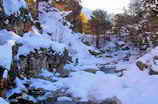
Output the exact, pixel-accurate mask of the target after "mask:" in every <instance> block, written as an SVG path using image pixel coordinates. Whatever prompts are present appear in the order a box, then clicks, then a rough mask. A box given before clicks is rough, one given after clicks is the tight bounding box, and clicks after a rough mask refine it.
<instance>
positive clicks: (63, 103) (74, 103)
mask: <svg viewBox="0 0 158 104" xmlns="http://www.w3.org/2000/svg"><path fill="white" fill-rule="evenodd" d="M52 104H77V103H76V102H74V101H57V102H55V103H52Z"/></svg>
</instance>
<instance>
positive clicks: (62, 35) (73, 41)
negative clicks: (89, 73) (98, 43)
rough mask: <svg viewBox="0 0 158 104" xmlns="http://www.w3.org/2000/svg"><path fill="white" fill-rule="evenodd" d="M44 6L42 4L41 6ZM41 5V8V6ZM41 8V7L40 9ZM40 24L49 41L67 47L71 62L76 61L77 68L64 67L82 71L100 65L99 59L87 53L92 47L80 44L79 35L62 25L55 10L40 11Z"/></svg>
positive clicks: (60, 16)
mask: <svg viewBox="0 0 158 104" xmlns="http://www.w3.org/2000/svg"><path fill="white" fill-rule="evenodd" d="M43 5H44V4H43ZM43 5H42V4H41V6H43ZM41 8H42V7H41ZM41 11H42V14H41V16H40V22H41V24H42V28H43V34H47V35H49V36H50V39H51V40H53V41H57V42H59V43H63V44H65V45H66V46H67V47H68V50H69V52H70V55H71V56H72V58H73V61H74V62H75V60H76V59H77V60H78V61H79V64H78V65H77V66H75V67H74V66H73V65H67V66H66V67H67V68H68V69H69V68H70V69H72V70H73V69H74V70H77V69H78V70H84V69H86V68H89V67H90V68H93V69H96V68H97V66H96V63H101V61H102V60H101V59H97V58H95V57H94V56H92V55H91V54H90V53H89V50H94V48H93V47H90V46H86V45H85V44H83V43H82V42H81V39H80V38H81V36H82V35H81V34H80V33H74V32H72V30H70V29H69V27H68V26H64V25H63V23H62V22H63V16H62V14H60V13H61V12H58V11H57V10H56V9H55V8H53V9H52V11H51V12H48V13H46V12H44V11H43V9H41Z"/></svg>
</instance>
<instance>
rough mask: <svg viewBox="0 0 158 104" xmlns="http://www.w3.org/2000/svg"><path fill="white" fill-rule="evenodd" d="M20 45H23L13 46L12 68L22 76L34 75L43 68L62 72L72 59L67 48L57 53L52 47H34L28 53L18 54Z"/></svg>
mask: <svg viewBox="0 0 158 104" xmlns="http://www.w3.org/2000/svg"><path fill="white" fill-rule="evenodd" d="M20 47H22V45H20V44H16V45H15V46H13V63H12V68H11V69H12V70H14V71H15V72H16V73H17V74H18V75H19V76H20V77H23V76H25V77H33V76H34V75H36V74H38V73H39V72H41V69H48V70H49V71H50V72H58V73H60V74H62V73H63V71H64V65H65V64H67V63H69V62H70V60H71V58H70V56H69V53H68V50H67V49H66V48H65V49H64V52H63V53H62V54H59V53H57V52H56V51H55V50H54V49H52V48H40V49H34V51H33V52H30V53H29V54H27V55H19V56H18V50H19V48H20Z"/></svg>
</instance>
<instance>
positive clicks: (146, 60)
mask: <svg viewBox="0 0 158 104" xmlns="http://www.w3.org/2000/svg"><path fill="white" fill-rule="evenodd" d="M157 53H158V47H156V48H154V49H152V50H151V51H150V52H148V53H147V54H145V55H144V56H142V57H140V58H139V59H138V60H137V62H136V64H137V66H138V67H139V69H140V70H142V71H144V70H145V69H148V71H149V74H154V73H155V74H158V63H157V60H158V55H157Z"/></svg>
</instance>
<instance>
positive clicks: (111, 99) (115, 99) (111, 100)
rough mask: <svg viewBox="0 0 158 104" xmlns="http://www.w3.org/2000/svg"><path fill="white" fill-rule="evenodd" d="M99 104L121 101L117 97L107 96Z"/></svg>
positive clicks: (118, 102)
mask: <svg viewBox="0 0 158 104" xmlns="http://www.w3.org/2000/svg"><path fill="white" fill-rule="evenodd" d="M100 104H122V103H121V101H120V100H119V99H118V98H117V97H113V98H108V99H106V100H104V101H103V102H101V103H100Z"/></svg>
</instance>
